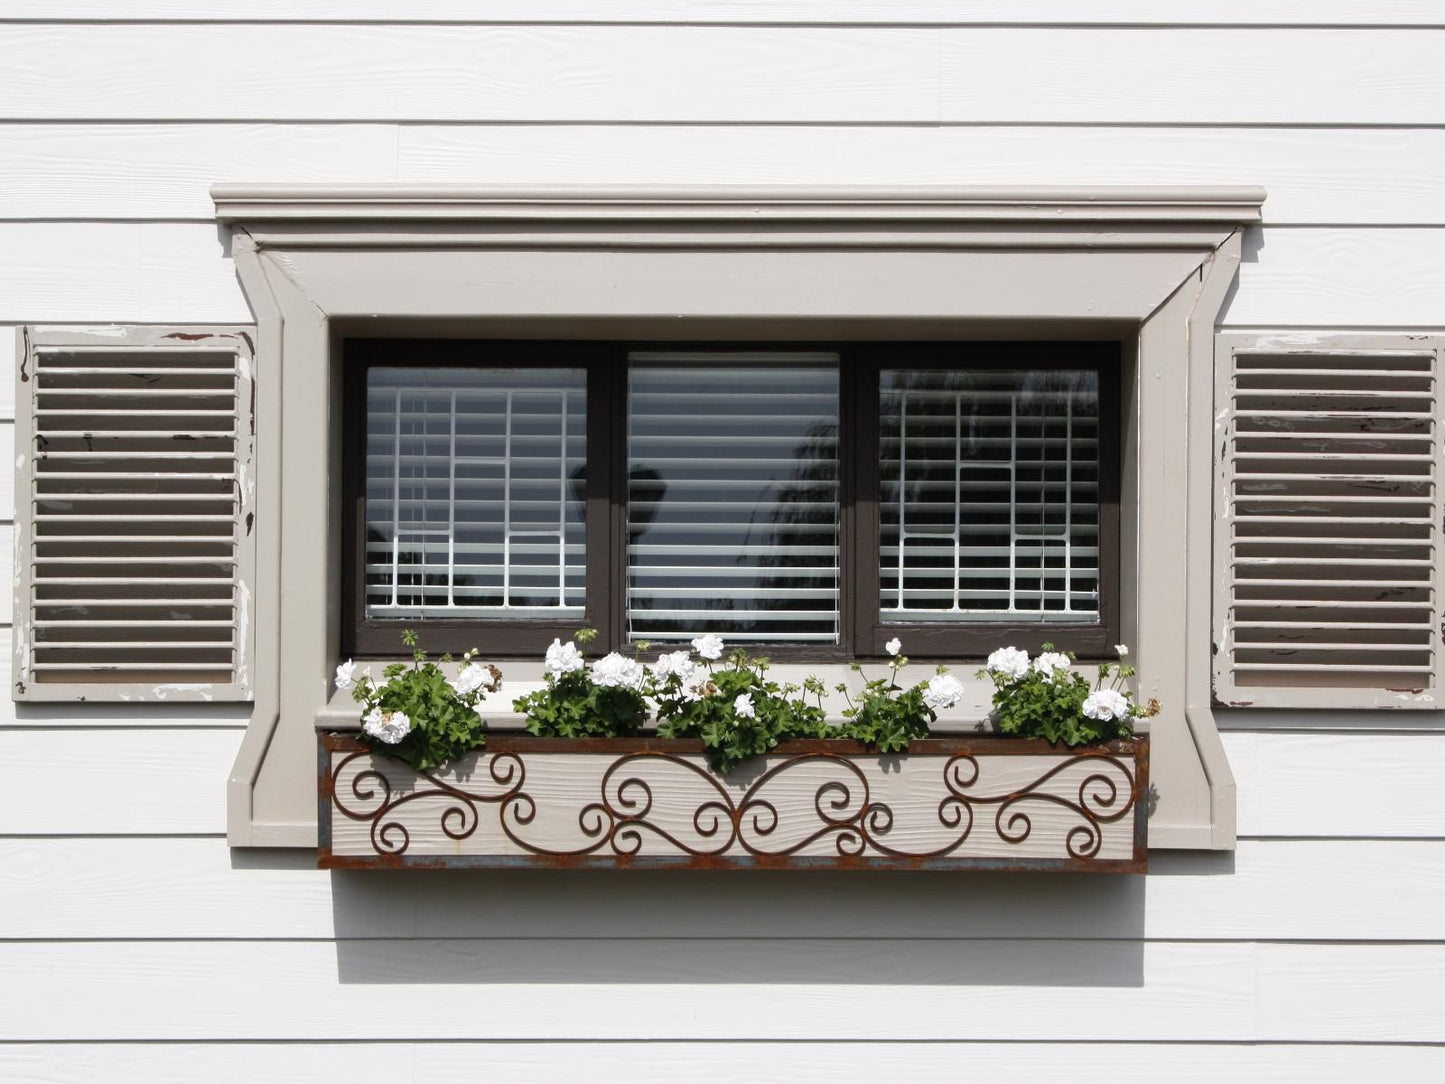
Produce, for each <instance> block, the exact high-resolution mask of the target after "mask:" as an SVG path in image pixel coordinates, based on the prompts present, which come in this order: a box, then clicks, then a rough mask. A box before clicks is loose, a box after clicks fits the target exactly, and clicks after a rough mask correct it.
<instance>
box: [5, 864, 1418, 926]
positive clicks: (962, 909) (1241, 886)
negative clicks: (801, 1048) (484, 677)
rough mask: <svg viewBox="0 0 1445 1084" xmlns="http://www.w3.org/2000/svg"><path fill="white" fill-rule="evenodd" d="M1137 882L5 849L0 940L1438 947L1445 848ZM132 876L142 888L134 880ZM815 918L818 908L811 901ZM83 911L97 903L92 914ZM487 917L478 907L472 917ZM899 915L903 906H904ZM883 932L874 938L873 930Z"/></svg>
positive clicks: (1172, 867)
mask: <svg viewBox="0 0 1445 1084" xmlns="http://www.w3.org/2000/svg"><path fill="white" fill-rule="evenodd" d="M1150 868H1151V872H1150V873H1149V875H1148V876H1147V878H1142V879H1141V878H1127V879H1124V878H1107V877H1086V878H1080V877H1076V876H1072V875H1049V874H1029V875H1016V874H987V873H961V874H938V873H933V874H928V875H925V876H921V875H916V874H893V875H889V874H859V873H854V872H849V873H837V874H834V873H817V872H807V873H795V874H778V873H770V874H764V875H749V874H742V875H732V876H727V877H724V879H723V880H722V881H719V880H718V877H717V876H716V875H710V874H706V873H684V872H678V871H653V872H648V871H630V872H628V873H625V874H620V875H611V874H606V873H598V872H596V871H587V872H580V873H576V874H562V875H558V874H556V873H552V872H544V871H512V870H508V871H492V872H485V871H465V872H463V871H453V872H449V873H446V874H435V873H430V872H418V873H385V874H375V873H370V872H365V873H334V874H328V873H322V872H319V871H318V870H317V869H316V860H315V855H314V854H313V853H312V852H310V851H306V850H296V851H237V852H235V853H234V854H232V853H231V852H229V851H228V850H227V848H226V846H225V843H224V841H223V840H220V839H215V838H205V839H165V838H132V839H96V838H82V839H53V838H49V839H11V840H3V841H0V898H3V899H4V900H5V908H4V909H3V910H0V939H12V938H44V939H54V940H65V939H69V938H87V939H102V940H112V939H128V938H162V939H165V938H178V939H211V938H255V939H267V938H270V939H278V938H322V939H326V938H332V937H337V938H346V939H354V938H366V937H413V936H415V937H431V938H475V937H512V938H529V937H547V936H552V935H555V934H556V933H557V932H558V931H562V930H565V931H567V932H568V934H569V935H570V936H574V937H584V938H599V939H607V938H624V939H625V938H632V939H640V940H646V939H648V938H652V937H699V938H718V937H763V938H777V939H779V940H787V939H792V938H800V937H832V938H853V939H858V940H864V941H866V940H870V939H872V938H875V937H878V936H880V935H885V934H886V936H889V937H908V938H933V937H942V938H970V939H996V938H1052V937H1061V938H1071V939H1087V940H1095V939H1110V940H1118V939H1125V940H1128V939H1137V938H1145V939H1150V940H1170V939H1179V940H1183V939H1190V938H1204V939H1210V938H1217V939H1223V940H1241V939H1243V940H1285V939H1293V940H1320V941H1366V940H1371V941H1438V940H1445V909H1442V908H1441V907H1440V906H1439V901H1440V899H1441V898H1442V897H1445V844H1441V843H1439V842H1434V841H1428V842H1421V841H1415V840H1403V841H1383V840H1356V841H1334V840H1279V841H1268V842H1265V841H1254V840H1244V841H1241V843H1240V845H1239V850H1238V852H1237V853H1236V854H1235V855H1233V856H1230V855H1227V854H1182V853H1179V852H1156V853H1155V854H1154V855H1152V856H1151V857H1150ZM137 870H144V871H145V876H144V877H138V876H136V871H137ZM822 900H826V906H820V905H819V904H820V901H822ZM97 901H104V903H103V905H98V903H97ZM481 901H485V906H480V905H479V904H480V902H481ZM905 903H906V906H901V904H905ZM882 914H886V915H887V916H888V918H887V922H886V930H885V929H883V928H881V927H880V921H879V916H880V915H882Z"/></svg>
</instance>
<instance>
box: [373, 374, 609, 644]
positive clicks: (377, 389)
mask: <svg viewBox="0 0 1445 1084" xmlns="http://www.w3.org/2000/svg"><path fill="white" fill-rule="evenodd" d="M366 402H367V411H366V616H367V617H368V618H373V619H388V618H407V619H416V618H423V619H424V618H466V617H473V618H483V619H490V620H511V619H526V618H532V619H547V618H550V619H571V618H579V619H580V618H581V617H582V615H583V612H584V607H583V587H584V581H585V578H586V553H585V537H584V536H585V530H584V520H583V513H584V509H585V497H586V493H585V489H586V457H587V439H586V418H587V381H586V373H585V371H584V370H581V369H560V368H558V369H551V368H530V369H466V368H435V369H428V368H400V367H398V368H380V367H376V368H372V369H369V370H368V373H367V387H366Z"/></svg>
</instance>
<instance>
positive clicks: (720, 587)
mask: <svg viewBox="0 0 1445 1084" xmlns="http://www.w3.org/2000/svg"><path fill="white" fill-rule="evenodd" d="M629 362H630V364H629V371H628V416H627V441H628V464H627V465H628V505H627V566H628V593H627V629H628V634H629V636H630V637H632V638H634V639H646V640H658V641H678V640H687V639H690V638H692V637H694V636H697V635H700V634H702V633H708V632H712V633H718V634H720V635H723V636H725V637H727V638H729V639H730V640H733V641H748V640H768V641H776V642H784V643H799V644H806V643H813V644H831V643H837V642H838V638H839V609H838V595H839V578H838V577H839V573H838V563H839V541H838V534H839V519H838V402H839V393H838V381H839V375H838V358H837V355H835V354H832V353H829V352H824V351H634V352H633V353H632V354H631V355H630V358H629Z"/></svg>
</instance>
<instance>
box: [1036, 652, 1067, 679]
mask: <svg viewBox="0 0 1445 1084" xmlns="http://www.w3.org/2000/svg"><path fill="white" fill-rule="evenodd" d="M1068 668H1069V657H1068V656H1067V655H1065V654H1064V653H1063V652H1061V651H1045V652H1043V653H1041V654H1040V655H1039V657H1038V658H1036V659H1035V660H1034V669H1035V670H1037V671H1038V672H1039V673H1041V674H1043V675H1044V676H1046V677H1053V676H1054V675H1055V674H1057V673H1061V672H1063V671H1065V670H1067V669H1068Z"/></svg>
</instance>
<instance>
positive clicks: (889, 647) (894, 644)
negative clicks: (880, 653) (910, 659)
mask: <svg viewBox="0 0 1445 1084" xmlns="http://www.w3.org/2000/svg"><path fill="white" fill-rule="evenodd" d="M883 650H884V651H886V652H888V654H890V655H897V654H898V653H899V652H900V651H902V650H903V641H902V640H900V639H899V638H898V637H896V636H895V637H893V639H891V640H889V641H888V642H887V643H886V644H884V645H883Z"/></svg>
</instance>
